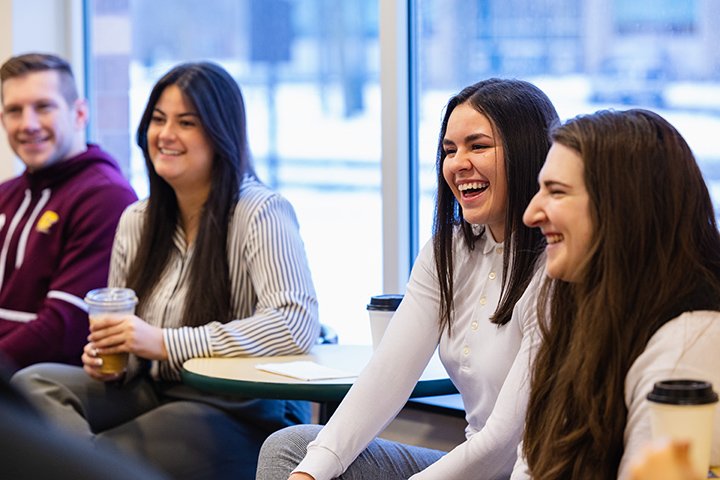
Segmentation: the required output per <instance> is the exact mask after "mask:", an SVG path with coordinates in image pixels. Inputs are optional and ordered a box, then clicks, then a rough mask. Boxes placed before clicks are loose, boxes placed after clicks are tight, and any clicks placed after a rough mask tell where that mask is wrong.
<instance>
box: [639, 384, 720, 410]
mask: <svg viewBox="0 0 720 480" xmlns="http://www.w3.org/2000/svg"><path fill="white" fill-rule="evenodd" d="M647 399H648V400H650V401H652V402H656V403H665V404H669V405H705V404H708V403H715V402H717V401H718V394H717V393H715V392H714V391H713V389H712V384H711V383H710V382H704V381H702V380H664V381H662V382H657V383H655V386H654V387H653V389H652V392H650V393H649V394H648V396H647Z"/></svg>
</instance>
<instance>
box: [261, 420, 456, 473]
mask: <svg viewBox="0 0 720 480" xmlns="http://www.w3.org/2000/svg"><path fill="white" fill-rule="evenodd" d="M321 428H322V426H320V425H297V426H294V427H288V428H285V429H283V430H280V431H278V432H275V433H273V434H272V435H270V436H269V437H268V439H267V440H265V443H264V444H263V446H262V449H261V450H260V458H259V460H258V468H257V477H256V478H257V480H287V478H288V476H289V475H290V472H292V471H293V469H295V467H297V465H298V464H299V463H300V461H301V460H302V459H303V457H305V453H306V452H307V445H308V443H310V442H311V441H313V440H314V439H315V437H316V436H317V434H318V433H319V432H320V429H321ZM445 453H446V452H442V451H440V450H432V449H429V448H422V447H414V446H412V445H405V444H402V443H397V442H391V441H389V440H383V439H380V438H377V439H375V440H373V441H372V442H370V445H368V447H367V448H366V449H365V450H364V451H363V452H362V453H360V455H359V456H358V458H357V459H356V460H355V461H354V462H353V463H352V464H350V466H349V467H348V468H347V470H345V473H343V474H342V475H340V476H339V477H337V478H339V479H342V480H362V479H365V480H370V479H372V480H377V479H383V480H395V479H398V480H400V479H403V480H404V479H407V478H408V477H410V476H412V475H414V474H416V473H418V472H420V471H422V470H424V469H425V468H427V467H428V466H430V465H431V464H433V463H435V462H436V461H437V460H439V459H440V458H441V457H442V456H443V455H445Z"/></svg>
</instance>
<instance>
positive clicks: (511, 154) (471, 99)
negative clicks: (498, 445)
mask: <svg viewBox="0 0 720 480" xmlns="http://www.w3.org/2000/svg"><path fill="white" fill-rule="evenodd" d="M465 103H467V104H468V105H471V106H472V107H473V108H474V109H475V110H477V111H478V112H479V113H481V114H483V115H485V116H487V117H488V119H489V120H490V123H491V125H492V126H493V129H494V130H495V133H496V138H498V139H499V140H501V141H502V145H503V150H504V157H505V172H506V179H505V181H506V183H507V192H508V194H507V195H508V197H507V201H508V203H507V206H506V209H505V211H506V213H505V229H506V233H505V239H504V253H503V272H502V273H503V275H502V278H503V281H502V295H501V300H500V304H499V305H498V307H497V309H496V310H495V313H494V315H493V320H492V321H493V322H494V323H497V324H499V325H504V324H506V323H507V322H509V321H510V318H511V315H512V311H513V308H514V307H515V304H516V303H517V301H518V300H519V299H520V297H521V296H522V294H523V292H524V291H525V289H526V288H527V286H528V284H529V283H530V280H531V278H532V276H533V273H534V271H535V265H536V263H537V259H538V256H539V255H540V254H541V253H542V250H543V248H544V239H543V237H542V235H541V234H540V232H539V231H538V230H537V229H534V228H528V227H526V226H525V225H524V224H523V222H522V216H523V212H524V211H525V208H526V207H527V205H528V203H530V199H531V198H532V197H533V195H535V192H537V190H538V185H537V176H538V173H539V172H540V168H541V167H542V165H543V162H544V161H545V156H546V155H547V152H548V150H549V149H550V138H549V135H548V132H549V129H550V127H551V126H552V125H554V124H555V123H557V122H558V115H557V112H556V111H555V107H553V105H552V103H551V102H550V100H549V99H548V98H547V96H546V95H545V94H544V93H543V92H542V91H541V90H540V89H539V88H537V87H536V86H535V85H533V84H531V83H528V82H524V81H522V80H505V79H498V78H492V79H488V80H484V81H482V82H478V83H476V84H474V85H471V86H469V87H466V88H464V89H463V90H462V91H461V92H460V93H458V94H457V95H455V96H454V97H452V98H451V99H450V101H449V102H448V105H447V107H446V109H445V116H444V118H443V121H442V126H441V128H440V139H439V142H438V151H437V183H438V193H437V203H436V209H435V221H434V224H433V248H434V252H435V268H436V270H437V272H438V281H439V284H440V285H439V286H440V311H439V316H440V330H441V331H442V330H444V329H445V328H447V329H448V333H449V334H450V333H451V330H452V329H451V326H452V317H453V303H454V302H453V291H454V290H453V250H452V242H453V235H454V231H455V228H457V226H458V225H460V227H461V228H462V231H463V236H464V239H465V244H466V245H467V247H468V248H469V249H471V250H472V249H473V248H474V245H475V240H476V239H477V236H476V235H475V234H474V233H473V231H472V226H471V225H470V224H469V223H468V222H466V221H465V220H464V219H463V217H462V208H461V207H460V204H459V203H458V201H457V199H456V198H455V195H453V192H452V190H451V189H450V186H449V185H448V184H447V182H446V181H445V178H444V177H443V171H442V169H443V162H444V161H445V149H444V148H443V139H444V138H445V133H446V132H447V125H448V120H449V119H450V115H451V114H452V112H453V110H455V107H457V106H458V105H462V104H465Z"/></svg>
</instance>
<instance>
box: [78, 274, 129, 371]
mask: <svg viewBox="0 0 720 480" xmlns="http://www.w3.org/2000/svg"><path fill="white" fill-rule="evenodd" d="M137 302H138V299H137V297H136V296H135V292H134V291H133V290H131V289H129V288H98V289H96V290H90V291H89V292H88V293H87V295H86V296H85V303H86V304H87V306H88V317H89V319H90V325H92V324H93V322H96V321H98V320H100V319H103V318H108V317H110V318H113V317H125V316H127V315H133V314H134V313H135V305H137ZM99 357H100V358H101V359H102V366H101V367H100V372H101V373H107V374H112V373H122V372H124V371H125V369H126V368H127V362H128V354H127V352H123V353H112V354H101V355H99Z"/></svg>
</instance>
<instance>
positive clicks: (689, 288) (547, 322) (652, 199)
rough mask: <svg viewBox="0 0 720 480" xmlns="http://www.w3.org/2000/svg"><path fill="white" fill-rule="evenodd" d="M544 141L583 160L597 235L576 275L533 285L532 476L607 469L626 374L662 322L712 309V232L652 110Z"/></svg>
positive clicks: (578, 121) (616, 458) (597, 117)
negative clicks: (536, 345) (536, 328)
mask: <svg viewBox="0 0 720 480" xmlns="http://www.w3.org/2000/svg"><path fill="white" fill-rule="evenodd" d="M552 138H553V140H554V141H555V142H556V143H559V144H561V145H564V146H566V147H568V148H570V149H572V150H574V151H576V152H577V153H578V154H579V155H580V156H581V157H582V159H583V163H584V181H585V186H586V189H587V192H588V195H589V198H590V202H589V203H590V217H591V218H590V220H591V222H592V225H593V230H594V234H593V241H592V243H591V245H590V247H589V252H588V254H587V255H586V258H585V259H584V261H583V263H582V266H581V267H580V275H581V279H580V281H579V282H577V283H567V282H564V281H561V280H551V281H548V282H546V284H545V285H544V286H543V288H542V290H541V294H540V299H539V302H538V317H539V320H540V330H541V334H542V340H543V343H542V345H541V347H540V349H539V351H538V355H537V357H536V359H535V363H534V367H533V373H532V379H531V394H530V401H529V405H528V410H527V418H526V430H525V434H524V441H523V449H524V454H525V457H526V459H527V462H528V467H529V468H530V472H531V476H533V477H534V478H542V479H544V480H550V479H574V478H586V479H594V478H597V479H606V478H616V476H617V473H618V467H619V464H620V460H621V457H622V455H623V435H624V431H625V424H626V420H627V418H626V417H627V410H626V407H625V401H624V398H625V397H624V395H625V388H624V387H625V377H626V375H627V372H628V370H629V369H630V367H631V365H632V363H633V362H634V361H635V359H636V358H637V357H638V356H639V355H640V354H641V353H642V352H643V350H644V349H645V347H646V345H647V343H648V340H649V339H650V337H651V336H652V335H653V334H654V333H655V332H656V331H657V330H658V329H659V328H660V327H661V326H662V325H664V324H665V323H667V322H668V321H669V320H671V319H673V318H675V317H677V316H678V315H680V314H681V313H682V312H684V311H689V310H707V309H710V310H718V309H720V235H718V230H717V226H716V224H715V214H714V211H713V205H712V202H711V200H710V195H709V194H708V190H707V188H706V186H705V183H704V182H703V178H702V175H701V173H700V170H699V168H698V166H697V164H696V162H695V159H694V157H693V155H692V152H691V151H690V148H689V147H688V145H687V143H685V140H684V139H683V138H682V136H681V135H680V134H679V133H678V132H677V131H676V130H675V128H673V127H672V125H670V124H669V123H668V122H667V121H665V120H664V119H663V118H662V117H660V116H659V115H657V114H655V113H652V112H649V111H645V110H629V111H627V112H614V111H601V112H597V113H595V114H593V115H587V116H580V117H576V118H575V119H573V120H570V121H569V122H567V123H566V124H565V125H563V126H562V127H560V128H558V129H556V130H555V131H554V132H553V134H552Z"/></svg>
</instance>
